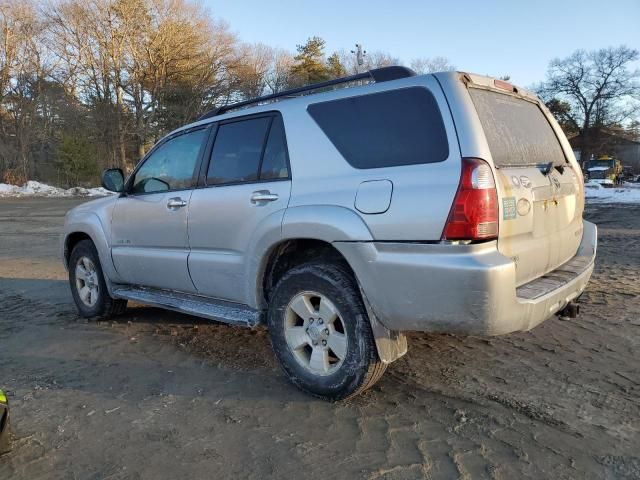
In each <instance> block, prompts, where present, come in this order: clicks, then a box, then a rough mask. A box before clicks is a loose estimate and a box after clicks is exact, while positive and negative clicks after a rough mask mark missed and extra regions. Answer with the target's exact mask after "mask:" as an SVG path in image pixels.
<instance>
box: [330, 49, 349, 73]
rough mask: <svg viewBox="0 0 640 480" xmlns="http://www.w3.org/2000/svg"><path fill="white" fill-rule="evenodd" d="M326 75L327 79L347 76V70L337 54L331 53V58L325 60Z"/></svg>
mask: <svg viewBox="0 0 640 480" xmlns="http://www.w3.org/2000/svg"><path fill="white" fill-rule="evenodd" d="M327 73H328V74H329V78H340V77H344V76H346V75H347V69H346V68H345V67H344V65H343V64H342V62H341V61H340V55H338V53H337V52H334V53H332V54H331V56H330V57H329V58H327Z"/></svg>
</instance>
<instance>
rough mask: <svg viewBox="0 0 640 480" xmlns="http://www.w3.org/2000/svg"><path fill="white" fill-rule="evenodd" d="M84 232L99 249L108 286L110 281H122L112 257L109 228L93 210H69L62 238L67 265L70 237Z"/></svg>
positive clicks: (63, 256)
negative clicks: (107, 228)
mask: <svg viewBox="0 0 640 480" xmlns="http://www.w3.org/2000/svg"><path fill="white" fill-rule="evenodd" d="M77 233H83V234H85V235H87V236H88V237H89V238H90V239H91V241H92V242H93V244H94V245H95V247H96V250H97V251H98V257H99V258H100V265H101V267H102V271H103V272H104V275H105V277H106V278H105V280H106V282H107V286H109V285H110V283H119V282H122V279H121V278H120V276H119V275H118V272H116V269H115V267H114V265H113V260H112V259H111V245H110V241H109V236H108V234H107V230H106V228H105V227H104V225H103V223H102V221H101V219H100V217H99V216H98V215H97V214H95V213H93V212H86V211H85V212H77V213H76V212H74V211H73V210H72V211H71V212H69V215H68V216H67V219H66V221H65V228H64V234H63V239H62V258H63V262H64V264H65V267H66V268H68V264H67V261H68V258H69V254H70V253H71V252H69V248H68V245H69V239H70V238H71V236H72V235H73V234H77Z"/></svg>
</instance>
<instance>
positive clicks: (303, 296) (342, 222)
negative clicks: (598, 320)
mask: <svg viewBox="0 0 640 480" xmlns="http://www.w3.org/2000/svg"><path fill="white" fill-rule="evenodd" d="M339 87H343V88H339ZM103 185H104V186H105V187H106V188H108V189H110V190H112V191H114V192H117V195H113V196H110V197H107V198H102V199H99V200H95V201H92V202H88V203H85V204H83V205H80V206H78V207H76V208H74V209H73V210H71V211H70V212H69V213H68V214H67V216H66V221H65V233H64V238H63V241H62V255H63V259H64V263H65V266H66V267H67V268H68V271H69V282H70V285H71V290H72V292H73V298H74V300H75V303H76V305H77V307H78V310H79V312H80V314H81V315H82V316H85V317H103V318H104V317H109V316H112V315H115V314H120V313H122V312H123V311H124V309H125V307H126V305H127V301H128V300H132V301H136V302H140V303H143V304H149V305H155V306H159V307H162V308H166V309H171V310H176V311H180V312H186V313H189V314H193V315H198V316H200V317H205V318H208V319H212V320H216V321H220V322H226V323H230V324H234V325H245V326H249V327H254V326H257V325H259V324H266V325H267V328H268V330H269V334H270V338H271V342H272V345H273V348H274V350H275V353H276V355H277V357H278V359H279V361H280V363H281V365H282V367H283V369H284V371H285V372H286V374H287V376H288V377H289V379H290V380H291V381H292V382H293V383H294V384H296V385H297V386H298V387H300V388H301V389H303V390H305V391H306V392H309V393H311V394H313V395H316V396H319V397H322V398H327V399H334V400H336V399H343V398H347V397H349V396H352V395H355V394H357V393H359V392H362V391H364V390H365V389H367V388H368V387H370V386H371V385H373V384H374V383H375V382H376V381H377V380H378V379H379V378H380V376H381V375H382V374H383V372H384V371H385V369H386V366H387V365H388V364H389V363H391V362H392V361H394V360H396V359H397V358H399V357H400V356H402V355H403V354H404V353H405V352H406V350H407V341H406V338H405V336H404V333H403V332H405V331H424V332H452V333H458V334H467V335H499V334H506V333H509V332H516V331H523V330H529V329H531V328H533V327H535V326H536V325H538V324H539V323H540V322H542V321H544V320H546V319H547V318H549V317H551V316H553V315H554V314H562V315H566V316H575V315H576V314H577V305H576V304H575V299H576V298H577V297H578V296H579V295H580V294H581V293H582V291H583V290H584V288H585V286H586V284H587V281H588V280H589V277H590V276H591V272H592V270H593V265H594V258H595V253H596V227H595V225H593V224H591V223H589V222H586V221H584V220H583V219H582V213H583V208H584V188H583V178H582V173H581V170H580V167H579V166H578V164H577V163H576V160H575V158H574V156H573V153H572V150H571V147H570V146H569V143H568V142H567V140H566V138H565V136H564V134H563V133H562V130H561V129H560V127H559V126H558V124H557V123H556V121H555V120H554V119H553V117H552V115H551V114H550V113H549V111H548V110H547V109H546V108H545V106H544V104H543V103H542V102H541V101H540V99H538V98H537V97H536V96H535V95H533V94H532V93H530V92H527V91H525V90H523V89H520V88H517V87H515V86H513V85H511V84H509V83H506V82H504V81H501V80H494V79H492V78H488V77H482V76H477V75H472V74H467V73H460V72H446V73H437V74H432V75H422V76H416V75H415V74H414V73H413V72H412V71H410V70H409V69H406V68H403V67H388V68H383V69H377V70H372V71H370V72H367V73H364V74H359V75H355V76H351V77H347V78H343V79H338V80H333V81H329V82H324V83H322V84H315V85H310V86H307V87H302V88H297V89H294V90H289V91H287V92H282V93H280V94H275V95H268V96H265V97H260V98H257V99H254V100H250V101H246V102H241V103H238V104H233V105H230V106H226V107H222V108H219V109H216V110H214V111H212V112H210V113H208V114H206V115H205V116H204V117H202V118H201V119H200V120H199V121H197V122H195V123H192V124H190V125H187V126H185V127H183V128H180V129H178V130H176V131H174V132H172V133H171V134H169V135H168V136H166V137H165V138H163V139H162V140H161V141H160V142H158V143H157V144H156V145H155V147H154V148H153V149H152V150H151V151H150V152H149V153H148V154H147V155H146V156H145V157H144V158H143V159H142V160H141V161H140V163H139V164H138V166H137V167H136V168H135V170H134V171H133V172H132V173H131V174H130V175H129V176H128V178H127V179H126V180H125V178H124V176H123V173H122V171H121V170H118V169H110V170H107V171H105V172H104V174H103Z"/></svg>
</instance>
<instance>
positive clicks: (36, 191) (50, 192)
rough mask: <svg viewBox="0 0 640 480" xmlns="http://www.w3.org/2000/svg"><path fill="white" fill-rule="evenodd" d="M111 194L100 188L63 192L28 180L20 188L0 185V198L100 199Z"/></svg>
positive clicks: (74, 189)
mask: <svg viewBox="0 0 640 480" xmlns="http://www.w3.org/2000/svg"><path fill="white" fill-rule="evenodd" d="M111 194H113V192H110V191H109V190H105V189H104V188H102V187H96V188H83V187H73V188H69V189H66V190H65V189H64V188H58V187H52V186H51V185H47V184H46V183H40V182H36V181H34V180H29V181H28V182H27V183H25V184H24V185H23V186H22V187H19V186H17V185H9V184H7V183H0V197H101V196H105V195H111Z"/></svg>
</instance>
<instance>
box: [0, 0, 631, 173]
mask: <svg viewBox="0 0 640 480" xmlns="http://www.w3.org/2000/svg"><path fill="white" fill-rule="evenodd" d="M620 48H621V49H623V50H620V49H609V50H607V51H605V53H604V54H603V53H598V54H597V55H596V54H592V53H588V52H582V53H580V52H578V53H576V54H574V56H572V57H571V58H570V59H567V60H563V61H561V60H558V61H554V62H556V63H552V66H551V68H550V71H549V75H548V81H547V82H545V84H544V85H543V86H541V87H540V92H541V94H543V95H544V97H545V99H547V101H548V105H549V106H550V108H551V109H552V111H553V113H554V114H555V115H556V116H557V117H558V119H559V120H560V121H561V123H562V124H563V127H564V128H567V129H568V130H571V129H573V130H575V129H578V130H586V131H591V130H590V129H592V128H593V126H596V127H597V126H599V125H600V126H604V125H605V124H606V125H609V124H614V123H616V122H617V124H620V125H622V124H624V121H625V120H624V119H623V118H621V116H623V115H622V113H621V112H622V111H623V110H624V115H627V116H628V117H629V118H630V116H631V115H632V112H631V110H632V109H631V108H630V107H629V108H627V109H626V110H625V108H622V107H621V106H622V105H623V103H624V102H622V100H621V99H622V98H627V97H629V98H630V97H633V96H634V95H635V94H636V90H635V89H636V83H635V82H636V79H637V73H636V72H631V71H630V70H629V69H628V68H627V66H628V65H629V63H630V62H633V61H635V60H636V59H637V55H638V53H637V52H636V51H635V50H631V49H626V47H620ZM594 55H595V56H594ZM364 62H365V63H364V65H358V64H357V60H356V56H355V55H354V54H352V53H351V52H350V51H349V50H340V51H337V52H326V48H325V42H324V40H323V39H321V38H319V37H310V38H308V39H307V40H306V41H304V42H303V43H302V44H300V45H298V46H297V48H296V50H295V51H288V50H284V49H279V48H274V47H271V46H269V45H266V44H263V43H256V44H247V43H243V42H241V41H240V40H239V39H238V38H237V36H236V35H235V34H234V33H233V32H232V30H231V29H230V27H229V26H228V25H227V24H226V23H224V22H222V21H220V20H217V19H216V18H214V17H213V16H212V15H211V14H210V13H209V12H208V10H206V9H204V8H203V7H202V6H200V4H199V3H197V2H196V1H195V0H0V182H5V183H12V184H22V183H24V181H26V180H27V179H39V180H42V181H48V182H51V183H55V184H58V185H62V186H74V185H80V184H88V183H93V184H95V183H96V180H97V177H98V174H99V172H100V170H101V169H103V168H105V167H111V166H118V167H121V168H124V169H125V170H128V169H130V168H132V166H133V165H134V164H135V163H136V162H137V161H138V159H139V158H140V157H142V156H143V155H144V154H145V152H146V151H148V149H149V148H150V147H151V146H152V145H153V144H154V143H155V142H156V141H157V140H158V139H160V138H161V137H162V136H163V135H165V134H166V133H167V132H169V131H171V130H173V129H174V128H177V127H178V126H180V125H184V124H186V123H188V122H191V121H193V120H195V119H196V118H198V117H199V116H200V115H201V114H202V113H204V112H206V111H207V110H209V109H211V108H213V107H215V106H220V105H225V104H228V103H231V102H236V101H241V100H244V99H248V98H253V97H256V96H259V95H263V94H268V93H277V92H280V91H282V90H284V89H288V88H292V87H296V86H300V85H304V84H307V83H313V82H319V81H323V80H328V79H332V78H337V77H341V76H344V75H349V74H353V73H356V72H358V71H364V70H367V69H371V68H376V67H382V66H387V65H397V64H401V63H402V62H401V61H400V59H398V58H396V57H394V56H393V55H391V54H389V53H387V52H381V51H377V52H369V53H367V55H366V56H365V58H364ZM566 62H569V64H568V65H565V64H566ZM583 64H584V65H583ZM587 65H588V68H586V66H587ZM410 66H411V67H412V68H413V69H414V70H416V71H417V72H418V73H427V72H432V71H442V70H453V69H454V66H453V65H451V63H450V62H449V60H447V59H446V58H443V57H433V58H418V59H414V60H412V61H411V62H410ZM580 68H582V69H583V70H584V72H585V73H584V75H583V77H581V79H579V80H577V79H576V78H574V77H567V71H571V72H573V71H575V70H576V69H580ZM563 75H564V77H563ZM596 77H599V78H601V77H606V80H604V84H597V83H596V82H594V78H596ZM581 82H582V83H581ZM567 85H568V86H567ZM576 85H578V86H579V88H580V89H581V90H579V91H572V90H571V88H573V87H575V86H576ZM585 89H586V90H587V91H586V92H585V91H583V90H585ZM585 93H586V95H587V96H589V95H591V96H592V97H593V101H591V102H587V103H586V104H585V102H584V99H583V97H584V96H585ZM621 94H624V95H622V96H621ZM624 105H626V103H625V104H624Z"/></svg>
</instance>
